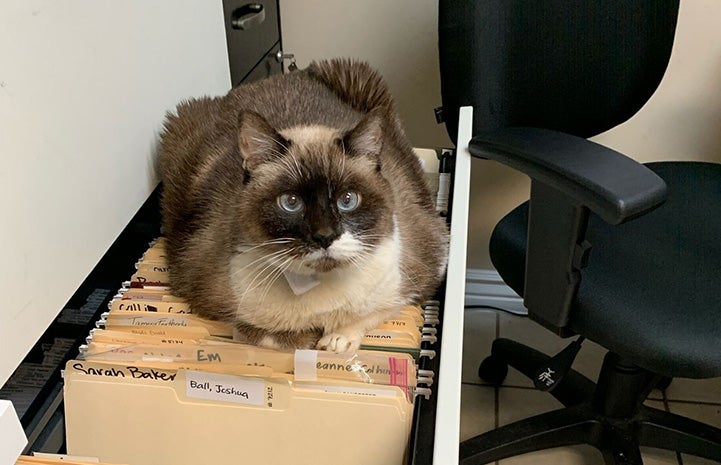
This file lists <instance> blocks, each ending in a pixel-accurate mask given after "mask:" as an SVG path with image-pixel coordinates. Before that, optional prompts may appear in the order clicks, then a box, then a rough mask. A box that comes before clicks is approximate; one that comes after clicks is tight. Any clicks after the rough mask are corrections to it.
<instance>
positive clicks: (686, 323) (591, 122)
mask: <svg viewBox="0 0 721 465" xmlns="http://www.w3.org/2000/svg"><path fill="white" fill-rule="evenodd" d="M678 6H679V5H678V0H624V1H604V0H595V1H591V0H589V1H583V2H578V1H572V0H543V1H524V0H485V1H482V2H475V1H466V0H441V1H440V9H439V46H440V62H441V83H442V96H443V114H444V117H445V119H446V124H447V128H448V131H449V134H450V135H451V138H452V139H453V140H455V136H456V133H457V124H458V120H457V112H458V108H459V107H461V106H465V105H470V106H473V107H474V113H473V115H474V117H473V134H474V137H473V139H472V140H471V143H470V152H471V154H472V155H473V156H475V157H479V158H487V159H492V160H497V161H499V162H501V163H504V164H506V165H508V166H511V167H513V168H515V169H518V170H520V171H522V172H523V173H525V174H527V175H528V176H530V177H531V179H532V183H531V197H530V201H529V202H527V203H525V204H523V205H522V206H520V207H518V208H516V209H515V210H514V211H512V212H511V213H510V214H509V215H507V216H506V217H505V218H504V219H503V220H502V221H501V222H500V223H499V224H498V225H497V227H496V229H495V231H494V233H493V236H492V239H491V244H490V253H491V258H492V261H493V264H494V265H495V267H496V268H497V270H498V272H499V273H500V275H501V276H502V278H503V279H504V281H505V282H506V283H507V284H508V285H509V286H511V287H512V288H513V289H514V290H516V291H517V292H518V293H519V294H520V295H522V296H523V298H524V303H525V305H526V307H527V308H528V311H529V316H530V317H531V318H532V319H534V320H535V321H537V322H538V323H540V324H541V325H543V326H545V327H546V328H548V329H549V330H551V331H553V332H555V333H556V334H558V335H560V336H562V337H567V336H572V335H578V336H579V339H578V340H576V341H574V342H573V343H571V344H570V345H569V346H568V347H567V349H565V350H564V351H562V352H561V353H560V354H558V355H556V356H554V357H549V356H546V355H544V354H541V353H540V352H537V351H535V350H533V349H530V348H528V347H525V346H523V345H521V344H518V343H516V342H513V341H510V340H503V339H499V340H496V341H495V342H494V344H493V349H492V354H491V356H490V357H489V358H488V359H486V360H485V361H484V362H483V364H482V366H481V369H480V372H481V375H482V376H483V377H484V378H486V379H487V380H489V381H491V382H494V383H496V384H500V383H501V382H502V380H503V378H504V377H505V371H507V366H508V365H510V366H512V367H514V368H516V369H518V370H519V371H521V372H522V373H524V374H525V375H527V376H529V377H531V378H532V379H533V380H534V382H535V384H536V386H537V387H539V388H542V389H544V390H550V391H551V394H553V395H554V396H555V397H556V398H557V399H558V400H559V401H561V402H562V403H563V404H564V405H565V406H566V407H565V408H562V409H560V410H556V411H552V412H549V413H545V414H542V415H539V416H535V417H532V418H528V419H525V420H522V421H519V422H516V423H513V424H510V425H507V426H505V427H502V428H499V429H496V430H494V431H491V432H488V433H486V434H483V435H480V436H477V437H474V438H472V439H469V440H467V441H464V442H463V443H462V444H461V463H462V464H481V463H487V462H491V461H494V460H500V459H503V458H506V457H510V456H515V455H520V454H523V453H526V452H531V451H536V450H542V449H548V448H552V447H558V446H565V445H572V444H590V445H592V446H595V447H596V448H597V449H599V450H600V451H601V452H602V453H603V456H604V459H605V462H606V463H607V464H641V463H642V459H641V455H640V453H639V446H649V447H656V448H662V449H670V450H674V451H679V452H682V453H687V454H692V455H697V456H701V457H706V458H709V459H713V460H717V461H721V430H719V429H716V428H713V427H711V426H708V425H705V424H702V423H700V422H697V421H693V420H690V419H687V418H684V417H681V416H678V415H673V414H670V413H667V412H664V411H661V410H657V409H653V408H650V407H647V406H645V405H643V402H644V400H645V398H646V396H647V395H648V394H649V392H650V391H651V389H652V388H653V387H655V386H657V385H659V383H663V382H668V380H669V379H670V378H673V377H687V378H710V377H716V376H721V304H720V303H719V302H720V301H721V273H720V271H721V165H718V164H714V163H700V162H698V163H697V162H685V163H684V162H669V163H650V164H648V165H642V164H639V163H637V162H635V161H633V160H631V159H629V158H627V157H625V156H623V155H621V154H620V153H618V152H615V151H613V150H610V149H608V148H605V147H603V146H601V145H598V144H595V143H592V142H590V141H587V140H586V139H585V138H586V137H590V136H593V135H595V134H599V133H601V132H603V131H605V130H607V129H610V128H612V127H614V126H616V125H618V124H620V123H622V122H623V121H625V120H627V119H628V118H629V117H631V116H632V115H633V114H634V113H636V111H638V110H639V109H640V108H641V106H642V105H643V104H644V103H645V102H646V101H647V100H648V98H649V97H650V96H651V95H652V93H653V92H654V91H655V89H656V87H657V86H658V83H659V82H660V80H661V77H662V76H663V74H664V72H665V69H666V66H667V63H668V59H669V56H670V54H671V47H672V43H673V38H674V33H675V28H676V19H677V14H678ZM710 58H711V57H710ZM713 58H714V59H715V58H717V57H713ZM720 79H721V77H720ZM690 85H693V83H690ZM719 151H720V152H721V146H720V147H719ZM664 200H665V202H664ZM476 208H482V206H477V207H476ZM471 214H472V213H471ZM631 220H633V221H631ZM471 240H472V238H471ZM549 337H553V336H551V335H550V334H549ZM583 338H587V339H590V340H592V341H595V342H596V343H598V344H600V345H601V346H603V347H605V348H606V349H608V350H609V353H608V354H607V355H606V357H605V359H604V362H603V366H602V369H601V373H600V375H599V379H598V382H597V383H596V384H594V383H593V382H591V381H590V380H589V379H587V378H586V377H584V376H582V375H581V374H579V373H577V372H575V371H572V370H571V371H569V365H570V363H571V362H572V360H573V358H574V356H575V353H576V352H577V351H578V348H579V346H580V343H581V341H582V339H583Z"/></svg>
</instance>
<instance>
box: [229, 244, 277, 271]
mask: <svg viewBox="0 0 721 465" xmlns="http://www.w3.org/2000/svg"><path fill="white" fill-rule="evenodd" d="M285 252H287V250H278V251H276V252H271V253H268V254H265V255H263V256H261V257H259V258H256V259H255V260H253V261H252V262H249V263H246V264H245V265H243V266H242V267H240V268H238V269H237V270H233V273H231V277H235V276H236V275H237V274H238V273H240V272H242V271H243V270H245V269H247V268H248V267H249V266H251V265H254V264H256V263H258V262H263V263H267V261H268V260H271V259H273V258H275V257H276V256H279V255H280V254H284V253H285ZM257 266H262V264H260V265H257ZM257 266H256V267H257Z"/></svg>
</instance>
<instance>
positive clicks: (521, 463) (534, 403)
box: [498, 387, 603, 465]
mask: <svg viewBox="0 0 721 465" xmlns="http://www.w3.org/2000/svg"><path fill="white" fill-rule="evenodd" d="M561 407H562V405H561V403H560V402H558V401H557V400H556V399H554V398H553V397H552V396H551V395H550V394H547V393H544V392H541V391H535V390H531V389H517V388H510V387H509V388H501V389H500V390H499V393H498V423H499V425H501V426H503V425H506V424H508V423H512V422H514V421H518V420H521V419H524V418H528V417H530V416H533V415H539V414H541V413H545V412H548V411H551V410H555V409H557V408H561ZM499 464H500V465H526V464H528V465H534V464H535V465H545V464H549V465H550V464H553V465H560V464H563V465H576V464H579V465H603V458H602V456H601V454H600V453H599V452H598V451H596V449H594V448H593V447H591V446H573V447H559V448H555V449H548V450H544V451H539V452H532V453H530V454H524V455H519V456H517V457H512V458H509V459H505V460H501V461H500V462H499Z"/></svg>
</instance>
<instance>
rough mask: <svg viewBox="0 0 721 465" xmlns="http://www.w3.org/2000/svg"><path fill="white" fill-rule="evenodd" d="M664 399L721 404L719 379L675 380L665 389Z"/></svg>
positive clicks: (720, 381) (720, 382)
mask: <svg viewBox="0 0 721 465" xmlns="http://www.w3.org/2000/svg"><path fill="white" fill-rule="evenodd" d="M666 398H667V399H668V400H690V401H698V402H712V403H717V404H721V378H710V379H685V378H675V379H674V380H673V381H672V382H671V385H670V386H669V387H668V389H666Z"/></svg>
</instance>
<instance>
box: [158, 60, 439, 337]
mask: <svg viewBox="0 0 721 465" xmlns="http://www.w3.org/2000/svg"><path fill="white" fill-rule="evenodd" d="M239 116H240V119H239ZM256 116H257V117H256ZM263 121H265V122H267V125H268V129H267V130H268V131H281V132H282V130H284V129H287V128H292V127H296V126H312V125H321V126H327V127H330V128H334V129H337V130H338V132H339V133H340V134H345V135H346V136H345V137H344V138H338V140H337V141H329V142H328V143H325V142H322V143H321V142H319V143H318V147H317V148H315V149H312V150H311V149H309V148H308V147H306V148H305V149H304V150H305V152H304V153H303V154H302V155H298V156H302V157H303V158H302V161H303V163H305V164H307V165H308V166H315V167H316V169H318V170H319V171H322V172H324V173H331V174H330V176H331V177H332V176H334V175H333V174H332V173H334V172H337V170H338V168H337V167H335V165H333V164H332V163H331V164H330V165H329V163H330V162H329V161H328V160H327V158H328V155H324V154H326V153H329V154H330V153H339V154H343V153H344V151H345V153H347V156H348V158H347V160H348V163H349V167H348V171H349V173H350V177H351V179H355V181H354V182H356V183H357V184H362V185H363V189H365V190H364V200H363V201H364V202H365V203H364V204H363V208H364V209H365V210H363V211H359V212H358V214H357V215H356V217H355V219H354V221H357V222H359V224H363V225H366V224H367V225H372V227H373V228H374V229H373V231H374V233H375V234H377V235H378V236H379V237H380V236H382V235H389V234H390V233H391V231H392V215H395V216H396V218H397V220H398V221H397V225H398V230H399V234H400V238H401V243H402V256H401V269H402V275H404V279H403V281H402V284H401V288H400V293H401V294H402V296H401V297H402V299H401V300H402V301H403V302H404V303H413V302H418V301H421V300H423V299H425V298H428V297H429V296H430V295H431V294H432V293H433V291H434V290H435V288H436V287H437V285H438V283H439V280H440V276H441V273H440V269H441V268H442V267H443V264H444V263H445V253H446V232H447V231H446V227H445V224H444V222H443V221H442V220H441V219H440V218H438V217H437V216H436V214H435V212H434V208H433V204H432V201H431V196H430V193H429V191H428V189H427V187H426V186H425V183H424V181H423V173H422V170H421V167H420V164H419V163H418V161H417V159H416V157H415V155H414V154H413V152H412V150H411V146H410V144H409V143H408V141H407V139H406V138H405V135H404V134H403V130H402V127H401V124H400V121H399V120H398V117H397V115H396V113H395V109H394V105H393V101H392V99H391V96H390V92H389V91H388V88H387V86H386V84H385V83H384V82H383V80H382V79H381V77H380V75H378V73H376V72H375V71H373V70H372V69H371V68H370V67H369V66H368V65H367V64H364V63H356V62H351V61H348V60H333V61H329V62H321V63H313V64H311V66H310V67H309V68H308V69H306V70H304V71H299V72H296V73H292V74H289V75H283V76H274V77H271V78H268V79H266V80H263V81H260V82H257V83H253V84H248V85H242V86H239V87H238V88H236V89H233V90H232V91H231V92H230V93H229V94H228V95H226V96H224V97H219V98H207V97H206V98H200V99H195V100H189V101H187V102H184V103H181V104H180V105H179V106H178V108H177V115H172V114H171V115H168V118H167V121H166V123H165V131H164V133H163V134H162V136H161V147H160V154H161V155H160V156H161V158H160V162H161V176H162V180H163V183H164V191H163V199H162V208H163V227H164V234H165V236H166V238H167V241H168V245H167V252H168V261H169V265H170V272H171V284H172V288H173V292H174V293H176V294H177V295H179V296H181V297H183V298H185V299H186V300H188V301H189V302H190V304H191V308H192V309H193V311H194V312H196V313H198V314H200V315H202V316H205V317H208V318H213V319H220V320H226V321H229V322H233V323H235V324H236V327H237V328H238V329H239V331H240V332H241V333H242V334H243V335H244V337H245V338H246V339H247V340H248V341H249V342H251V343H258V342H260V341H261V340H262V339H263V337H265V336H267V335H269V334H270V335H272V336H273V337H274V339H275V340H276V342H277V343H278V345H280V346H286V347H293V346H295V347H300V346H303V347H307V346H312V345H313V344H314V342H315V341H316V340H317V339H318V337H319V336H320V335H321V334H322V329H323V328H320V327H317V326H313V325H312V324H311V325H308V326H306V327H304V328H296V329H295V330H283V329H270V328H269V327H264V328H261V327H259V326H257V325H254V324H251V323H249V322H247V321H242V320H240V319H239V318H238V317H237V315H236V310H237V307H238V305H239V304H238V302H237V298H236V296H235V295H234V294H233V292H232V290H231V286H230V279H231V276H230V274H231V271H230V260H231V259H232V257H233V256H234V254H236V253H237V252H236V249H235V248H236V246H238V245H239V244H241V243H244V242H247V243H250V244H252V243H253V241H254V240H255V241H259V240H260V239H262V238H264V237H266V236H268V231H269V230H274V229H273V228H279V230H280V228H287V227H288V226H287V225H286V224H276V223H278V220H277V218H276V217H275V216H274V213H273V212H272V211H271V210H272V206H271V205H270V201H271V200H272V199H271V198H270V196H272V195H278V194H280V193H282V192H283V184H284V183H287V179H286V178H283V177H282V176H280V175H278V176H276V174H275V171H273V169H274V168H273V166H274V165H273V163H275V161H274V157H275V155H273V154H275V153H276V149H275V148H271V149H268V150H264V151H263V150H261V149H263V147H260V148H258V152H259V153H262V155H259V157H260V158H256V157H255V156H254V155H252V154H251V153H250V152H251V151H252V150H255V148H254V147H252V144H253V143H254V142H253V141H254V140H257V138H255V137H248V134H253V133H252V132H248V130H246V129H243V127H244V125H247V126H248V127H249V128H251V129H253V130H255V129H256V128H260V132H261V133H262V132H263V130H265V129H264V128H265V126H264V124H265V123H263ZM374 121H380V122H381V123H382V124H381V126H382V133H379V137H380V139H379V141H378V142H379V143H380V144H382V150H381V151H380V154H379V155H378V156H377V157H376V158H369V157H368V156H367V155H364V154H362V153H361V152H367V151H368V150H365V149H367V147H364V146H363V145H364V144H365V145H368V144H369V143H371V144H372V140H371V139H369V138H368V137H367V136H366V135H367V134H369V133H372V127H370V126H372V125H373V123H374ZM363 125H366V126H369V125H370V126H369V127H367V128H364V126H363ZM239 126H240V132H239ZM360 132H362V133H363V134H360V135H358V134H357V133H360ZM239 134H244V135H245V138H244V137H242V136H239ZM274 134H275V137H276V138H279V136H278V134H277V133H274ZM261 136H262V134H261ZM261 139H262V137H261ZM369 140H370V141H371V142H369ZM279 142H280V143H281V145H283V144H282V142H283V141H282V140H281V141H279ZM331 142H333V143H337V146H335V145H333V143H331ZM249 144H251V145H249ZM241 147H243V148H242V149H241ZM277 148H278V149H279V150H278V151H282V148H281V147H280V146H279V147H277ZM356 152H358V155H354V153H356ZM333 156H334V157H335V159H337V158H338V156H342V155H337V154H336V155H333ZM324 157H325V158H324ZM366 165H367V166H368V168H364V166H366ZM278 166H280V165H278ZM371 166H372V168H371ZM278 170H280V168H278ZM278 170H276V171H278ZM278 172H279V173H280V171H278ZM279 176H280V177H279ZM284 179H286V180H285V181H283V180H284ZM264 196H266V197H268V199H265V197H264ZM273 198H274V197H273ZM263 199H265V200H263ZM263 202H265V203H263ZM318 211H320V212H322V211H324V210H323V209H318ZM310 213H311V209H310V208H309V214H310ZM363 215H366V216H365V217H364V216H363ZM318 221H323V218H319V219H318ZM379 240H380V239H379V238H371V239H369V243H372V242H374V241H375V242H377V241H379ZM259 311H260V310H259Z"/></svg>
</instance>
